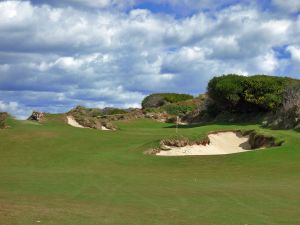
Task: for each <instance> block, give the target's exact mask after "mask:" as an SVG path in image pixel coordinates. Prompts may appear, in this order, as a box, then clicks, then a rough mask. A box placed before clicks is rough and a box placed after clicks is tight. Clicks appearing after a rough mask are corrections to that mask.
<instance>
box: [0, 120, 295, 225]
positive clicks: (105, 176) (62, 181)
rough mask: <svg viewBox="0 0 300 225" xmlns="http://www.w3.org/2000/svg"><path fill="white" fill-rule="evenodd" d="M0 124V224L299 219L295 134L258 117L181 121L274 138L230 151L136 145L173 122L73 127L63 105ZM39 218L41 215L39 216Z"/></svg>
mask: <svg viewBox="0 0 300 225" xmlns="http://www.w3.org/2000/svg"><path fill="white" fill-rule="evenodd" d="M7 123H8V125H9V126H10V128H8V129H4V130H0V140H1V141H0V156H1V157H0V224H15V225H17V224H20V225H24V224H53V225H57V224H70V225H74V224H86V225H93V224H95V225H96V224H97V225H98V224H105V225H106V224H112V225H118V224H124V225H125V224H130V225H140V224H144V225H148V224H149V225H160V224H161V225H176V224H180V225H181V224H189V225H192V224H195V225H196V224H197V225H199V224H203V225H229V224H232V225H236V224H248V225H252V224H255V225H256V224H264V225H268V224H270V225H274V224H289V225H298V224H300V218H299V214H300V179H299V171H300V164H299V161H300V148H299V146H300V138H299V133H297V132H295V131H291V130H284V131H283V130H269V129H263V128H261V127H260V126H258V125H256V124H245V123H243V124H226V123H222V124H211V125H209V124H208V125H202V126H197V125H194V126H182V127H181V128H179V134H180V135H183V136H186V137H189V138H197V137H200V136H203V137H204V136H205V135H206V134H207V133H208V132H210V131H216V130H224V129H255V130H257V131H259V132H261V133H265V134H272V135H273V136H275V137H277V138H279V139H284V140H285V143H284V144H283V145H282V146H280V147H274V148H271V149H266V150H259V151H253V152H247V153H242V154H234V155H223V156H202V157H199V156H194V157H193V156H191V157H157V156H149V155H144V154H143V152H144V151H145V150H146V149H149V148H152V147H155V146H157V144H158V142H159V140H160V139H162V138H167V137H170V136H174V134H175V129H174V128H173V126H172V124H165V123H159V122H155V121H152V120H147V119H142V120H134V121H119V122H117V126H118V127H119V130H118V131H115V132H105V131H97V130H92V129H79V128H74V127H71V126H68V125H67V124H65V123H64V119H63V117H62V115H46V121H45V122H43V123H41V124H40V123H35V122H31V121H30V122H29V121H16V120H13V119H11V118H10V119H8V121H7ZM38 221H40V222H38Z"/></svg>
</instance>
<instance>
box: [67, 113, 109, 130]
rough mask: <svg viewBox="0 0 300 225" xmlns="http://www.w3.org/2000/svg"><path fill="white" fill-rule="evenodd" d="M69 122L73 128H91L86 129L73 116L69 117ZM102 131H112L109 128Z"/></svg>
mask: <svg viewBox="0 0 300 225" xmlns="http://www.w3.org/2000/svg"><path fill="white" fill-rule="evenodd" d="M67 122H68V124H69V125H71V126H73V127H78V128H89V127H84V126H82V125H80V124H79V123H78V122H77V121H76V120H75V119H74V117H73V116H67ZM101 130H110V129H108V128H106V127H105V126H102V127H101Z"/></svg>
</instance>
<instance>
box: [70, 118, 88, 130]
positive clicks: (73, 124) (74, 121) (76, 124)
mask: <svg viewBox="0 0 300 225" xmlns="http://www.w3.org/2000/svg"><path fill="white" fill-rule="evenodd" d="M67 120H68V124H69V125H71V126H73V127H78V128H85V127H84V126H81V125H80V124H79V123H77V121H76V120H75V119H74V117H73V116H67Z"/></svg>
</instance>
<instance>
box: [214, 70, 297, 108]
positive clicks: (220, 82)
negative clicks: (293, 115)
mask: <svg viewBox="0 0 300 225" xmlns="http://www.w3.org/2000/svg"><path fill="white" fill-rule="evenodd" d="M294 82H300V81H299V80H295V79H291V78H287V77H275V76H265V75H256V76H249V77H245V76H240V75H235V74H230V75H223V76H221V77H214V78H213V79H211V80H210V81H209V83H208V95H209V97H210V98H211V99H212V104H211V105H210V108H211V109H212V110H211V111H213V112H216V111H224V110H225V111H230V112H270V111H276V110H277V109H278V108H279V107H280V106H281V105H282V101H283V90H284V88H285V87H286V86H287V85H288V84H290V83H294Z"/></svg>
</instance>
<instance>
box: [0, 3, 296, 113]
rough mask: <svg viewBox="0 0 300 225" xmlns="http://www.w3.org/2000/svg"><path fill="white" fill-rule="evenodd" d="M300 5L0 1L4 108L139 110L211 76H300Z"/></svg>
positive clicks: (202, 84)
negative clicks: (153, 96) (151, 98)
mask: <svg viewBox="0 0 300 225" xmlns="http://www.w3.org/2000/svg"><path fill="white" fill-rule="evenodd" d="M299 37H300V1H299V0H244V1H242V0H223V1H222V0H90V1H89V0H51V1H50V0H31V1H20V0H19V1H0V111H7V112H9V113H11V114H12V115H14V116H16V117H18V118H26V117H27V116H28V115H29V114H30V113H31V112H32V111H33V110H37V111H44V112H52V113H57V112H66V111H68V110H70V109H71V108H73V107H74V106H76V105H83V106H86V107H99V108H103V107H106V106H108V107H122V108H127V107H140V102H141V100H142V99H143V98H144V97H145V96H146V95H147V94H149V93H153V92H177V93H189V94H193V95H195V96H196V95H198V94H200V93H204V92H205V91H206V86H207V82H208V81H209V80H210V79H211V78H212V77H214V76H219V75H222V74H229V73H236V74H241V75H245V76H250V75H254V74H266V75H277V76H290V77H294V78H299V79H300V38H299Z"/></svg>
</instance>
